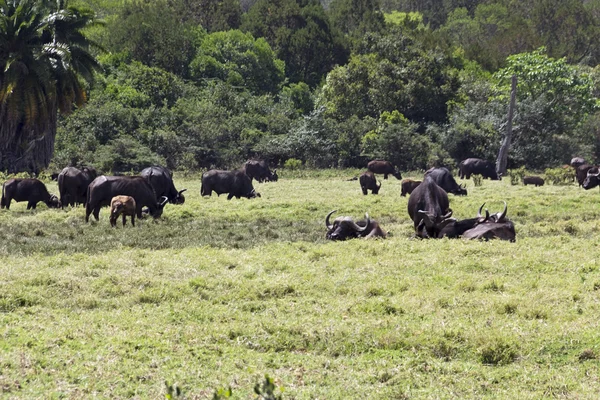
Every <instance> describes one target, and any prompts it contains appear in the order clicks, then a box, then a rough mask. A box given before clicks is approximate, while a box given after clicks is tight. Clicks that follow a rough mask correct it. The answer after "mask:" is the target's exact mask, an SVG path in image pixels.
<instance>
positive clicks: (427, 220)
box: [408, 175, 456, 238]
mask: <svg viewBox="0 0 600 400" xmlns="http://www.w3.org/2000/svg"><path fill="white" fill-rule="evenodd" d="M408 215H409V216H410V219H412V220H413V222H414V227H415V233H416V235H417V236H418V237H422V238H437V237H439V233H440V232H441V231H442V229H444V227H445V226H446V225H447V224H449V223H451V222H454V221H456V219H454V218H450V217H451V216H452V210H451V209H450V202H449V200H448V194H447V193H446V191H445V190H444V189H442V188H441V187H439V186H438V185H437V184H436V183H435V181H434V180H433V178H432V177H431V176H429V175H426V176H425V179H424V180H423V182H422V183H421V184H420V185H419V186H417V188H416V189H415V190H413V192H412V193H411V195H410V197H409V198H408Z"/></svg>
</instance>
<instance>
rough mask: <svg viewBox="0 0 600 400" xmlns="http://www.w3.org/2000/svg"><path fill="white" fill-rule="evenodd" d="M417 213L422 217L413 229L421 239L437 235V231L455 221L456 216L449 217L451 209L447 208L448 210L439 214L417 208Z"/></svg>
mask: <svg viewBox="0 0 600 400" xmlns="http://www.w3.org/2000/svg"><path fill="white" fill-rule="evenodd" d="M417 214H419V215H420V216H421V217H422V219H421V221H420V222H419V224H418V225H417V227H416V229H415V231H416V235H417V237H420V238H423V239H426V238H429V237H438V234H439V232H441V231H442V230H443V229H444V227H445V226H446V225H448V224H450V223H452V222H456V218H450V217H451V216H452V210H451V209H448V212H447V213H446V214H444V215H441V216H439V215H435V214H434V213H431V212H427V211H423V210H418V211H417ZM431 235H432V236H431Z"/></svg>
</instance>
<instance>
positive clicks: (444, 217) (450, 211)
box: [442, 208, 452, 220]
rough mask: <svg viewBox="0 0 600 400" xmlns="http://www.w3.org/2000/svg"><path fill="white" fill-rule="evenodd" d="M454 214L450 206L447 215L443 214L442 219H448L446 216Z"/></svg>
mask: <svg viewBox="0 0 600 400" xmlns="http://www.w3.org/2000/svg"><path fill="white" fill-rule="evenodd" d="M451 216H452V209H451V208H449V209H448V212H447V213H446V214H445V215H442V220H444V219H446V218H450V217H451Z"/></svg>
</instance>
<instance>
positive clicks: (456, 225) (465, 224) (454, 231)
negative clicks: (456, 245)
mask: <svg viewBox="0 0 600 400" xmlns="http://www.w3.org/2000/svg"><path fill="white" fill-rule="evenodd" d="M483 206H485V203H483V204H482V205H481V207H479V211H478V212H477V216H476V217H475V218H468V219H462V220H457V221H453V222H451V223H449V224H448V225H446V226H444V227H443V228H442V230H441V231H440V232H439V233H438V238H443V237H447V238H450V239H454V238H458V237H460V236H462V235H463V234H464V233H465V232H466V231H468V230H469V229H473V228H475V227H476V226H477V225H479V224H482V223H484V222H486V221H488V220H489V219H490V213H489V212H488V210H485V216H483V215H481V210H482V209H483Z"/></svg>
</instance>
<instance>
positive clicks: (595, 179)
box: [581, 167, 600, 190]
mask: <svg viewBox="0 0 600 400" xmlns="http://www.w3.org/2000/svg"><path fill="white" fill-rule="evenodd" d="M598 184H600V168H598V167H592V168H590V169H588V171H587V175H586V177H585V179H584V180H583V183H582V184H581V186H583V188H584V189H585V190H589V189H593V188H595V187H596V186H598Z"/></svg>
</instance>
